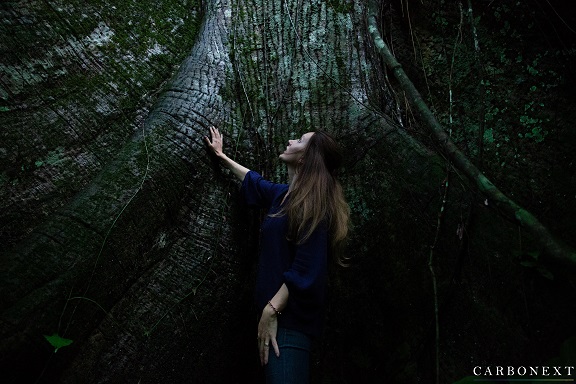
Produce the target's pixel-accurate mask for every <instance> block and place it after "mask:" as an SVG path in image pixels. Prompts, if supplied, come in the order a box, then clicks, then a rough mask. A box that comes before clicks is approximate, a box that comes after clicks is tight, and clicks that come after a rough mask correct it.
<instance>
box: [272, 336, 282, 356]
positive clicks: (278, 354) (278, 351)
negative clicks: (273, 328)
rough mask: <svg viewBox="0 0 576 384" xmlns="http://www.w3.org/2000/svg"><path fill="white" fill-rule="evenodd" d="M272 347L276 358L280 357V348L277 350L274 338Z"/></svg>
mask: <svg viewBox="0 0 576 384" xmlns="http://www.w3.org/2000/svg"><path fill="white" fill-rule="evenodd" d="M272 347H274V353H276V357H280V348H278V342H277V341H276V338H273V339H272Z"/></svg>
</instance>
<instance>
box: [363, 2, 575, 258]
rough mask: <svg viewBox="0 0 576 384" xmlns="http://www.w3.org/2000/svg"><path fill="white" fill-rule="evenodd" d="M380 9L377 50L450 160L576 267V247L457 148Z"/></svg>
mask: <svg viewBox="0 0 576 384" xmlns="http://www.w3.org/2000/svg"><path fill="white" fill-rule="evenodd" d="M377 9H378V8H377V2H376V1H374V0H371V1H370V4H369V7H368V31H369V33H370V35H371V36H372V38H373V39H374V45H375V47H376V50H377V51H378V53H380V54H381V55H382V57H383V58H384V61H385V62H386V65H387V66H388V67H389V69H390V70H391V71H392V73H393V74H394V77H395V78H396V80H398V82H399V83H400V85H401V87H402V89H403V90H404V92H406V95H407V97H408V99H409V100H410V102H411V103H412V105H414V106H415V107H416V109H417V111H418V113H419V114H420V117H421V118H422V120H423V122H424V123H425V124H426V125H427V126H428V127H429V128H430V129H431V130H432V132H433V133H434V135H435V136H436V139H437V140H438V141H439V143H440V145H441V146H442V148H443V149H444V151H445V152H446V155H447V156H448V157H449V159H450V160H452V161H453V163H454V165H455V166H456V167H457V168H458V169H459V170H460V171H462V172H463V173H464V174H465V175H466V177H468V179H470V180H471V181H472V182H473V183H475V184H476V186H477V187H478V189H479V190H480V191H481V192H482V193H483V194H484V195H485V196H486V197H487V198H488V200H489V201H490V202H491V203H492V204H494V205H495V206H497V207H498V209H499V211H501V212H502V213H503V214H507V215H510V216H512V217H514V219H515V220H516V222H517V223H518V224H519V225H520V226H522V227H524V228H526V229H527V230H528V231H529V232H530V233H532V234H533V235H534V236H535V239H536V241H537V242H538V243H539V244H540V245H541V246H542V248H543V250H544V254H545V255H546V256H548V257H549V258H550V259H551V260H553V261H554V262H558V263H561V264H564V265H569V266H571V267H575V266H576V250H574V249H573V248H572V247H570V246H568V245H566V244H565V243H563V242H562V241H561V240H558V239H556V238H555V237H554V236H553V235H552V234H551V233H550V231H549V230H548V229H547V228H546V227H545V226H544V225H542V223H540V221H539V220H538V219H537V218H536V217H535V216H534V215H532V214H531V213H530V212H528V211H527V210H525V209H524V208H522V207H521V206H519V205H518V204H517V203H516V202H514V201H513V200H511V199H510V198H509V197H507V196H506V195H505V194H504V193H502V192H501V191H500V190H499V189H498V188H497V187H496V186H495V185H494V184H492V182H491V181H490V180H488V178H487V177H486V176H484V175H483V174H482V172H481V171H480V170H479V169H478V168H477V167H476V166H475V165H474V164H472V162H471V161H470V160H469V159H468V157H466V155H464V153H462V152H461V151H460V150H459V149H458V148H457V147H456V145H455V144H454V143H453V142H452V140H450V138H449V137H448V135H447V134H446V132H445V131H444V129H443V128H442V126H441V125H440V123H439V122H438V120H437V119H436V117H435V116H434V114H433V113H432V111H430V109H429V108H428V106H427V105H426V103H425V102H424V100H423V99H422V96H421V95H420V93H419V92H418V90H417V89H416V87H415V86H414V84H413V83H412V82H411V81H410V79H409V78H408V76H407V75H406V73H405V72H404V70H403V69H402V65H401V64H400V63H399V62H398V61H397V60H396V58H395V57H394V56H393V55H392V53H391V52H390V49H389V48H388V46H387V45H386V43H385V42H384V40H383V39H382V36H381V35H380V32H379V30H378V26H377V23H376V15H377Z"/></svg>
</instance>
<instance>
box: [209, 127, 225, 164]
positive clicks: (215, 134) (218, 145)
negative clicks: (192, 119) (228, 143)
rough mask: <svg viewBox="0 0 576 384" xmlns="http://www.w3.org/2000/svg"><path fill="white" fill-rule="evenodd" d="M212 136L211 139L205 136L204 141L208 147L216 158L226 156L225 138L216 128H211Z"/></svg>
mask: <svg viewBox="0 0 576 384" xmlns="http://www.w3.org/2000/svg"><path fill="white" fill-rule="evenodd" d="M210 136H211V139H209V138H208V136H204V141H206V144H208V147H209V148H210V149H211V150H212V152H214V154H215V155H216V156H218V157H221V156H222V155H223V154H224V152H223V151H222V148H223V146H224V137H223V136H222V134H221V133H220V131H219V130H218V128H216V127H214V126H210Z"/></svg>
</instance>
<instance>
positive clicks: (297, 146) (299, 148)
mask: <svg viewBox="0 0 576 384" xmlns="http://www.w3.org/2000/svg"><path fill="white" fill-rule="evenodd" d="M313 134H314V132H308V133H305V134H303V135H302V137H301V138H299V139H296V140H288V146H287V147H286V150H285V151H284V152H282V153H281V154H280V160H282V161H283V162H285V163H286V164H297V163H298V160H300V159H301V158H302V155H303V154H304V150H305V149H306V145H308V141H309V140H310V138H311V137H312V135H313Z"/></svg>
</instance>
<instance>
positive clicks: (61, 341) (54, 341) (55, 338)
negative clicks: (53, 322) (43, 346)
mask: <svg viewBox="0 0 576 384" xmlns="http://www.w3.org/2000/svg"><path fill="white" fill-rule="evenodd" d="M44 337H45V338H46V340H48V342H49V343H50V345H52V346H53V347H54V348H55V349H54V353H56V352H58V350H59V349H60V348H63V347H67V346H69V345H70V344H72V340H70V339H65V338H63V337H61V336H59V335H58V334H57V333H55V334H53V335H52V336H46V335H44Z"/></svg>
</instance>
